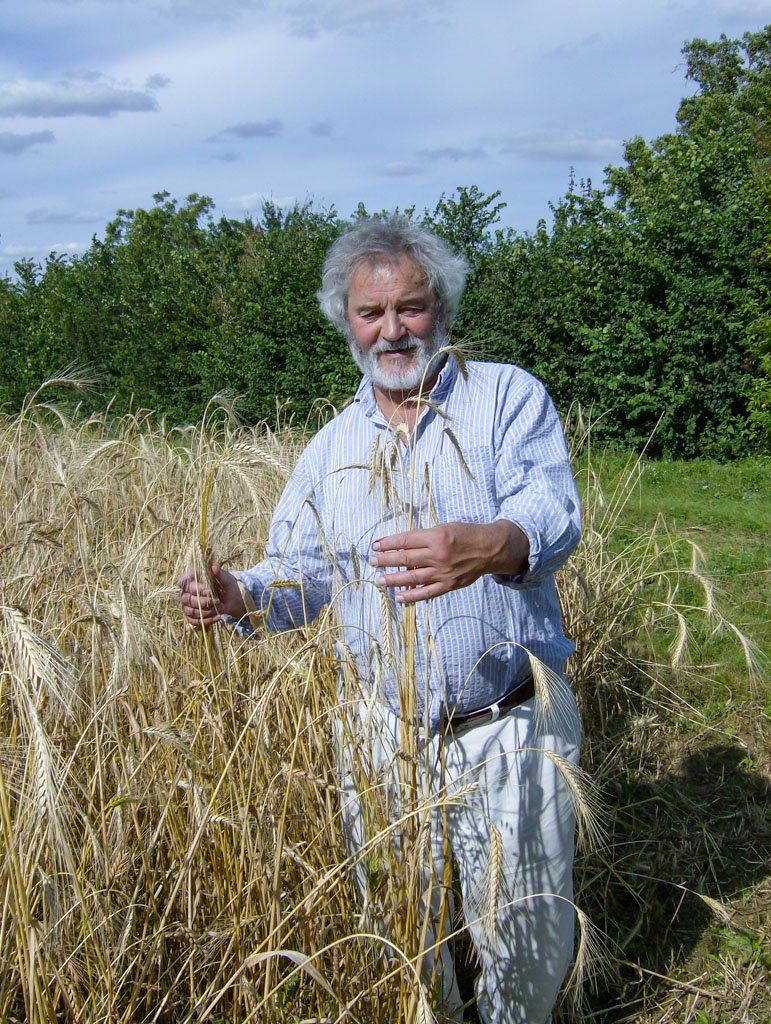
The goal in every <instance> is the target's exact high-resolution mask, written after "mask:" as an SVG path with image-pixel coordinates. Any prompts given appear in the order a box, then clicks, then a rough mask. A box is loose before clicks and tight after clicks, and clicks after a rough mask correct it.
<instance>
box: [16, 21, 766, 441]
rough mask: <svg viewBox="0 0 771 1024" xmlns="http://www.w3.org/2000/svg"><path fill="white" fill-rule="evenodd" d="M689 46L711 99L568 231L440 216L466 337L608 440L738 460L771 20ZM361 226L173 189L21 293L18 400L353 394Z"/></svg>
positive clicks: (696, 79) (576, 210) (561, 205)
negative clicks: (327, 309) (335, 283)
mask: <svg viewBox="0 0 771 1024" xmlns="http://www.w3.org/2000/svg"><path fill="white" fill-rule="evenodd" d="M683 55H684V70H685V78H686V80H688V81H689V82H691V83H693V86H694V87H695V89H694V92H693V94H692V95H690V96H688V97H687V98H685V99H684V100H683V101H682V103H681V105H680V108H679V110H678V111H677V118H676V125H675V127H674V129H673V131H671V132H669V133H667V134H664V135H662V136H660V137H658V138H656V139H654V140H652V141H651V142H646V141H645V140H643V139H641V138H633V139H630V140H629V141H628V142H627V144H626V147H625V151H624V160H623V163H622V164H621V165H620V166H617V167H609V168H607V169H606V176H605V181H604V184H603V186H602V187H601V188H596V187H594V186H593V185H592V184H591V182H583V181H579V182H575V181H571V182H570V185H569V188H568V190H567V192H566V194H565V195H564V196H563V197H562V198H561V199H560V200H559V201H558V202H556V203H555V204H554V205H553V206H552V207H551V211H552V223H551V224H550V225H548V226H547V224H546V222H545V221H544V222H541V223H540V224H539V226H538V228H537V229H536V231H535V232H533V233H532V234H523V235H521V234H518V233H517V232H515V231H513V230H511V229H509V230H502V229H500V228H499V227H497V225H498V223H499V217H500V213H501V210H502V209H503V207H504V204H503V203H502V202H499V201H498V200H499V196H500V193H499V192H493V193H492V194H491V195H485V194H484V193H482V192H481V191H480V190H479V189H478V188H477V187H476V186H470V187H459V188H458V189H457V190H456V192H455V193H454V194H453V195H451V196H447V195H444V194H443V195H442V196H441V197H440V199H439V201H438V202H437V204H436V207H435V208H434V210H433V211H430V212H429V211H425V212H424V213H423V215H422V217H421V218H420V219H421V220H422V222H423V223H426V224H429V225H431V226H432V227H433V228H434V229H435V230H436V231H437V232H438V233H439V234H441V235H442V236H443V237H445V238H446V239H447V240H448V241H449V242H450V244H451V245H452V246H453V247H454V248H455V249H456V250H457V251H459V252H461V253H462V254H463V255H464V256H465V257H466V258H467V259H468V261H469V263H470V265H471V275H470V279H469V287H468V289H467V293H466V296H465V298H464V301H463V305H462V308H461V313H460V317H459V320H458V322H457V324H456V327H455V339H456V340H464V339H465V340H467V341H468V342H469V343H470V345H471V347H472V348H474V349H476V350H477V351H478V352H479V353H480V354H481V356H482V357H483V358H494V359H500V360H507V361H515V362H518V363H520V364H522V365H524V366H525V367H526V368H528V369H530V370H532V371H533V372H534V373H536V374H537V375H538V376H540V377H542V379H543V380H544V381H545V382H546V383H547V386H548V387H549V389H550V390H551V392H552V394H553V395H554V397H555V399H556V400H557V402H558V403H559V404H560V405H561V406H562V407H563V408H567V406H568V405H570V404H571V403H573V402H575V401H580V402H581V403H583V404H584V405H585V406H590V407H592V408H593V410H594V412H595V413H596V414H597V415H600V416H601V419H600V428H599V429H600V432H601V433H602V434H603V435H604V436H605V437H607V438H609V439H614V440H618V441H622V442H624V443H627V444H633V445H641V444H643V443H645V442H646V441H647V440H648V438H649V437H650V435H651V433H652V432H653V431H654V428H656V427H657V424H658V428H657V430H656V434H655V439H654V446H655V447H656V448H657V449H658V450H661V451H666V452H668V453H672V454H674V453H678V454H684V455H689V456H695V455H711V456H716V457H721V458H723V457H731V456H734V455H737V454H740V453H741V452H743V451H744V450H746V448H747V445H751V446H754V447H756V448H760V447H762V446H764V445H767V444H768V442H769V440H771V401H769V383H768V381H769V363H770V361H771V355H770V354H769V353H770V346H769V338H770V337H771V314H770V309H771V290H770V285H769V270H770V269H771V129H770V127H769V110H771V27H767V28H765V29H764V30H762V31H761V32H756V33H746V34H745V35H744V36H743V37H742V38H741V39H728V38H726V37H725V36H721V38H720V39H719V40H718V41H716V42H709V41H706V40H703V39H694V40H692V41H691V42H689V43H688V44H686V46H685V47H684V50H683ZM406 212H407V214H408V215H409V216H413V217H414V216H415V211H414V209H413V208H408V209H407V211H406ZM364 215H366V210H365V209H364V207H363V206H362V205H361V204H360V205H359V208H358V209H357V210H356V212H355V214H354V215H353V218H352V219H354V220H355V219H356V218H358V217H361V216H364ZM345 224H346V222H345V221H344V220H343V219H341V218H340V217H339V216H338V215H337V214H336V212H335V211H334V210H315V209H313V208H312V206H311V205H310V204H306V205H304V206H298V207H295V208H294V209H291V210H281V209H280V208H278V207H276V206H274V205H272V204H267V205H266V206H265V208H264V210H263V211H262V214H261V216H260V217H259V218H258V219H257V220H251V219H246V220H243V221H236V220H229V219H226V218H222V219H220V220H219V221H215V219H214V217H213V204H212V202H211V200H209V199H207V198H205V197H201V196H198V195H191V196H188V198H187V199H186V200H185V201H184V202H183V203H178V202H177V201H176V200H174V199H172V198H171V197H170V196H169V195H168V194H167V193H159V194H158V195H156V196H155V205H154V206H153V207H152V208H151V209H150V210H141V209H140V210H133V211H132V210H121V211H118V214H117V216H116V219H115V220H114V221H113V222H112V223H111V224H110V225H109V226H108V228H107V230H106V233H105V237H104V239H97V238H94V239H93V241H92V244H91V246H90V248H89V249H88V251H87V252H86V253H84V254H83V255H82V256H80V257H77V258H63V257H58V256H54V255H52V256H51V257H50V258H49V259H48V261H47V262H46V264H45V266H44V267H41V266H38V265H36V264H34V263H32V262H23V263H20V264H17V268H16V269H17V275H18V281H17V282H11V281H9V280H5V281H0V340H2V342H3V345H2V355H0V360H1V361H2V362H1V364H0V371H2V381H3V383H2V385H0V388H1V390H0V400H2V401H5V402H6V403H10V404H18V403H19V401H20V400H21V397H22V396H23V394H24V393H25V392H26V391H28V390H31V389H33V388H34V387H36V386H37V384H38V383H39V382H40V380H41V379H43V378H44V377H46V376H48V375H50V374H51V373H52V372H54V371H56V370H58V369H60V368H61V367H62V366H64V365H68V364H77V365H86V366H88V367H90V368H92V369H93V370H96V371H97V372H98V373H99V374H100V376H101V378H102V380H103V382H104V390H105V391H106V392H108V393H109V394H111V395H113V394H114V395H115V396H116V397H115V401H116V407H117V408H127V407H129V406H131V405H132V404H133V405H135V406H136V405H142V406H148V407H152V408H154V409H157V410H158V411H159V412H162V413H164V414H165V415H167V416H169V417H171V418H172V419H174V420H176V421H187V420H190V419H194V418H197V417H198V416H200V415H201V413H202V411H203V409H204V407H205V404H206V402H207V400H208V399H209V397H210V396H211V395H212V394H214V393H216V392H221V391H223V390H229V391H231V392H235V393H238V394H239V395H241V396H242V399H241V405H240V409H241V412H242V414H243V415H244V416H245V417H247V418H249V419H253V420H254V419H261V418H266V417H267V418H272V417H273V416H274V415H275V410H276V402H277V401H279V402H281V403H286V404H287V405H288V408H289V410H290V411H291V412H294V413H297V414H299V415H302V416H304V415H307V414H308V413H309V412H310V411H311V409H312V408H313V406H314V403H315V402H316V400H317V399H320V398H322V399H323V398H329V399H331V400H332V402H335V403H337V402H340V401H341V400H343V399H344V398H345V397H346V396H348V395H350V394H351V393H352V391H353V390H354V388H355V386H356V382H357V377H358V375H357V373H356V371H355V369H354V367H353V365H352V363H351V361H350V360H349V359H348V357H347V352H346V348H345V343H344V341H343V340H342V339H341V338H340V337H339V336H338V335H337V334H336V333H335V332H334V331H333V330H332V329H331V328H330V327H329V325H328V324H326V323H325V321H324V320H323V319H322V317H321V315H320V313H319V311H318V307H317V303H316V300H315V290H316V288H317V287H318V282H319V276H320V268H321V263H322V260H323V256H324V253H325V251H326V249H327V247H328V246H329V244H330V242H331V241H332V239H333V238H334V237H336V235H337V233H338V232H339V231H341V230H342V229H343V228H344V227H345Z"/></svg>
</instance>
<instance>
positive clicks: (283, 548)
mask: <svg viewBox="0 0 771 1024" xmlns="http://www.w3.org/2000/svg"><path fill="white" fill-rule="evenodd" d="M308 462H309V457H308V452H307V450H306V452H305V453H304V454H303V455H302V456H301V457H300V460H299V462H298V463H297V466H296V467H295V470H294V472H293V473H292V475H291V476H290V478H289V480H288V481H287V484H286V487H285V488H284V491H283V493H282V495H281V497H280V499H279V502H278V504H277V506H276V510H275V512H274V514H273V518H272V520H271V524H270V530H269V532H268V540H267V543H266V545H265V552H264V555H263V557H262V559H261V561H259V562H258V563H257V564H256V565H253V566H252V567H251V568H249V569H243V570H242V571H241V572H239V574H238V576H239V579H240V580H241V583H242V584H243V586H244V587H246V589H247V590H248V591H249V593H250V594H251V597H252V599H253V601H254V604H255V608H256V610H257V612H258V613H261V614H262V615H263V616H264V617H265V624H266V626H267V628H268V629H269V630H271V631H278V630H286V629H294V628H296V627H298V626H304V625H307V624H308V623H310V622H312V621H313V619H315V618H316V616H317V615H318V614H319V612H320V611H321V609H322V607H323V606H324V605H325V604H326V603H327V602H328V601H329V600H330V598H331V592H332V591H331V587H332V578H331V577H332V571H331V563H330V558H329V555H328V553H325V552H326V551H327V545H328V542H327V539H326V538H325V537H324V534H323V531H322V527H321V523H320V520H319V517H318V513H317V510H316V506H315V503H314V488H313V483H312V481H311V477H312V473H310V472H309V466H308ZM230 621H231V622H232V620H230ZM233 624H234V625H235V627H236V629H238V631H239V632H240V633H242V634H244V635H248V634H249V633H251V631H252V630H251V626H250V624H249V622H248V620H244V621H242V622H240V623H233Z"/></svg>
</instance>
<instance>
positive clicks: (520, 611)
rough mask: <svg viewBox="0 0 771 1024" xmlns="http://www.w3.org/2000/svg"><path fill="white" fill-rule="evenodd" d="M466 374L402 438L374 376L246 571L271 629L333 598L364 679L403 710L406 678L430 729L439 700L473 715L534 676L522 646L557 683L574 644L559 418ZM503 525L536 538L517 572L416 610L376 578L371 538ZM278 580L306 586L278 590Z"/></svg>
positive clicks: (500, 375)
mask: <svg viewBox="0 0 771 1024" xmlns="http://www.w3.org/2000/svg"><path fill="white" fill-rule="evenodd" d="M467 370H468V376H467V379H464V376H463V375H462V374H461V372H460V370H459V367H458V365H457V363H456V362H455V360H454V359H453V358H452V357H450V358H448V360H447V362H446V364H445V366H444V367H443V369H442V371H441V373H440V375H439V377H438V379H437V381H436V383H435V385H434V387H433V389H432V390H431V393H430V395H429V399H428V401H429V403H430V405H426V406H425V407H424V408H423V409H422V410H421V413H420V416H419V419H418V422H417V425H416V427H415V429H414V430H413V432H412V435H411V436H410V437H409V439H408V438H407V435H406V433H405V432H404V431H401V432H400V431H399V430H398V428H397V429H396V430H395V429H393V428H392V427H389V425H388V423H387V422H386V420H385V418H384V416H383V414H382V412H381V411H380V409H379V407H378V406H377V403H376V401H375V396H374V393H373V389H372V384H371V382H370V381H369V380H368V379H367V378H366V377H365V378H364V379H363V380H362V383H361V386H360V387H359V390H358V391H357V393H356V396H355V398H354V400H353V402H352V403H351V404H350V405H349V406H348V407H347V408H345V409H344V410H343V411H342V412H341V413H340V414H339V415H337V416H336V417H335V418H334V419H333V420H332V421H331V422H330V423H328V424H327V425H326V426H325V427H323V428H322V429H321V430H320V431H319V432H318V433H317V434H316V435H315V436H314V437H313V439H312V440H311V441H310V443H309V444H308V446H307V448H306V449H305V451H304V452H303V454H302V455H301V457H300V459H299V461H298V463H297V466H296V468H295V470H294V472H293V473H292V476H291V478H290V480H289V482H288V483H287V486H286V488H285V490H284V492H283V494H282V496H281V498H280V500H279V503H278V505H277V507H276V510H275V513H274V516H273V520H272V523H271V526H270V531H269V536H268V542H267V545H266V549H265V554H264V557H263V559H262V561H261V562H259V563H258V564H257V565H255V566H253V567H252V568H251V569H247V570H246V571H244V572H242V573H240V576H241V580H242V582H243V583H244V584H245V586H246V587H247V588H248V590H249V591H250V593H251V594H252V596H253V598H254V601H255V604H256V606H257V608H258V609H260V610H262V611H264V612H265V614H266V616H267V625H268V628H269V629H272V630H283V629H290V628H292V627H294V626H298V625H303V624H305V623H307V622H310V621H311V620H313V619H314V618H315V617H316V616H317V615H318V614H319V612H320V611H321V609H322V608H323V606H324V605H326V604H330V606H331V608H332V609H333V611H334V613H335V615H336V618H337V620H338V622H339V623H340V625H341V627H342V642H341V644H340V649H341V651H342V652H344V655H345V657H346V658H348V659H349V660H350V659H353V662H354V663H355V665H356V668H357V673H358V675H359V677H360V678H361V679H362V680H364V681H365V683H366V685H367V686H370V687H371V686H372V685H377V686H378V688H379V690H380V693H379V696H380V697H381V699H382V700H384V701H385V702H386V703H387V704H388V705H389V706H390V707H391V709H392V710H393V711H394V712H395V713H396V714H399V697H398V680H399V679H400V678H401V679H402V680H404V679H405V678H410V679H412V680H414V685H415V686H416V687H417V692H416V693H415V694H414V701H415V706H416V707H417V708H418V711H419V713H420V715H421V718H423V717H424V716H426V717H427V720H428V722H429V727H430V728H431V729H432V730H433V729H435V728H436V727H437V724H438V722H439V718H440V713H441V711H442V707H443V705H445V706H449V707H453V706H454V707H456V709H457V712H458V713H459V714H464V713H466V712H468V711H472V710H476V709H478V708H481V707H486V706H487V705H489V704H492V703H494V702H495V701H496V700H497V699H499V698H500V697H502V696H503V694H505V693H506V692H507V691H508V690H510V689H512V687H514V686H515V685H516V684H517V682H519V681H520V680H521V679H523V678H524V677H526V676H527V674H528V673H529V664H528V657H527V653H526V652H527V651H530V652H531V653H532V654H534V655H535V656H536V657H538V658H539V659H540V660H541V661H543V662H545V663H546V664H547V665H549V666H550V667H551V668H552V669H554V670H555V671H556V672H560V673H561V672H562V671H563V669H564V663H565V659H566V657H567V656H568V655H569V654H570V653H571V651H572V650H573V645H572V644H571V643H570V641H568V640H567V639H566V638H565V636H564V635H563V632H562V625H561V619H560V610H559V603H558V600H557V592H556V587H555V582H554V575H553V574H554V572H555V570H556V569H558V568H559V567H560V566H561V565H562V563H563V562H564V561H565V559H566V558H567V556H568V555H569V554H570V552H571V551H572V550H573V548H574V547H575V545H576V544H577V543H578V539H579V535H580V509H579V502H578V496H577V494H576V489H575V485H574V482H573V477H572V474H571V471H570V466H569V463H568V455H567V449H566V445H565V440H564V436H563V433H562V427H561V425H560V422H559V418H558V416H557V413H556V410H555V409H554V406H553V404H552V402H551V399H550V398H549V396H548V394H547V393H546V390H545V388H544V387H543V385H542V384H541V383H540V382H539V381H537V380H536V379H535V378H534V377H532V376H531V375H530V374H528V373H526V372H525V371H524V370H522V369H520V368H519V367H516V366H509V365H499V364H495V363H480V362H470V363H468V364H467ZM405 442H407V443H405ZM497 519H508V520H511V521H512V522H514V523H516V524H517V526H519V527H520V528H521V529H522V530H523V531H524V533H525V534H526V535H527V538H528V540H529V542H530V556H529V565H528V568H527V571H526V572H525V573H523V574H521V575H520V576H509V577H497V576H495V577H494V576H489V575H488V576H482V577H481V578H480V579H479V580H477V581H476V582H475V583H473V584H472V585H471V586H470V587H466V588H464V589H461V590H456V591H452V592H450V593H448V594H443V595H441V596H439V597H435V598H433V599H431V600H428V601H423V602H419V603H418V604H417V605H416V606H415V611H414V612H412V613H410V612H408V611H407V609H406V608H405V607H404V606H402V605H399V604H397V603H396V602H395V601H394V592H393V590H392V589H389V590H385V591H384V590H382V588H379V587H378V586H376V585H375V584H374V582H373V580H374V577H375V575H376V570H375V569H373V568H372V567H370V565H369V558H370V555H371V546H372V542H373V540H375V539H377V538H378V537H383V536H387V535H390V534H393V533H397V532H400V531H402V530H408V529H414V528H418V527H428V526H432V525H436V523H438V522H452V521H462V522H474V523H490V522H493V521H494V520H497ZM276 580H281V581H284V584H286V581H291V580H294V581H301V582H302V586H301V587H288V586H286V585H284V586H281V587H280V588H279V587H271V584H272V583H273V582H275V581H276ZM411 614H412V615H414V616H415V618H414V620H412V623H411V624H410V626H409V631H410V635H411V637H412V642H411V643H409V644H408V643H407V642H406V625H405V624H406V623H407V622H409V621H410V620H409V616H410V615H411ZM239 628H240V629H242V630H243V631H245V632H246V631H248V627H243V626H241V627H239ZM408 656H411V657H412V660H413V663H412V665H410V666H409V668H410V670H411V672H408V673H406V674H405V673H404V659H405V658H406V657H408Z"/></svg>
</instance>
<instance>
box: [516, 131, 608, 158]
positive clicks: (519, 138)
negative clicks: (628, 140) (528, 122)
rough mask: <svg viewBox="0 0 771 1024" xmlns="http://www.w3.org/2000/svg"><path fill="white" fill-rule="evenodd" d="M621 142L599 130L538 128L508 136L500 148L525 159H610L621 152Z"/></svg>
mask: <svg viewBox="0 0 771 1024" xmlns="http://www.w3.org/2000/svg"><path fill="white" fill-rule="evenodd" d="M622 146H623V143H622V140H621V139H619V138H616V137H615V136H611V135H608V134H603V133H602V132H593V131H582V130H580V129H578V130H576V129H570V128H541V129H538V130H537V131H529V132H519V133H517V134H516V135H511V136H509V137H508V138H506V139H504V140H503V141H502V144H501V146H500V152H501V153H516V154H518V155H519V156H523V157H525V158H527V159H528V160H559V161H565V160H613V159H616V158H618V157H620V156H621V151H622Z"/></svg>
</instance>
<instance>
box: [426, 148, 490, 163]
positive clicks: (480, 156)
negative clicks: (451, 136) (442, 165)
mask: <svg viewBox="0 0 771 1024" xmlns="http://www.w3.org/2000/svg"><path fill="white" fill-rule="evenodd" d="M418 156H422V157H425V158H426V160H452V161H453V162H454V163H457V162H458V161H460V160H486V159H488V157H489V154H488V153H487V152H486V151H485V150H484V149H483V148H482V147H481V146H474V147H473V148H471V149H464V148H463V147H462V146H442V147H441V148H439V149H419V150H418Z"/></svg>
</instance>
